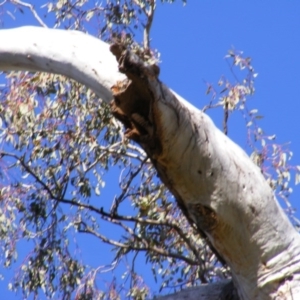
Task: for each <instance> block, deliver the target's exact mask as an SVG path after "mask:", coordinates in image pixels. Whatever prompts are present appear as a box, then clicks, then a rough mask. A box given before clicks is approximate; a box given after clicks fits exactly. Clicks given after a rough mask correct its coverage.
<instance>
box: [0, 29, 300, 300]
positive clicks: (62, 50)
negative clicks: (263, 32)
mask: <svg viewBox="0 0 300 300" xmlns="http://www.w3.org/2000/svg"><path fill="white" fill-rule="evenodd" d="M0 40H1V43H0V69H1V70H25V69H27V70H31V71H46V72H53V73H58V74H63V75H66V76H69V77H71V78H73V79H75V80H77V81H79V82H81V83H83V84H85V85H86V86H87V87H89V88H91V89H93V90H94V91H95V92H96V93H97V95H98V96H99V97H101V98H102V99H104V100H105V101H107V102H108V101H110V100H111V99H112V97H113V96H114V100H113V102H112V104H111V105H112V111H113V114H114V115H115V116H116V117H117V118H118V119H120V120H121V121H122V122H123V123H124V125H125V127H126V135H127V137H128V138H131V139H133V140H134V141H136V142H138V143H139V144H140V145H141V146H142V147H143V148H144V149H145V151H146V152H147V154H148V155H149V157H150V158H151V160H152V162H153V164H154V166H155V167H156V169H157V171H158V174H159V176H160V177H161V179H162V181H163V182H164V183H165V184H166V185H167V186H168V187H169V189H170V191H171V192H172V193H173V194H174V196H175V198H176V199H177V201H178V203H179V205H180V207H181V208H182V209H183V211H184V212H185V214H186V215H187V216H188V218H189V219H190V220H192V221H193V223H194V224H196V226H197V228H198V229H199V231H202V232H204V233H205V235H206V236H207V237H208V238H209V240H210V242H211V244H212V245H213V246H214V248H215V249H216V250H217V251H218V253H220V255H221V256H222V257H223V258H224V260H225V261H226V263H227V264H228V265H229V266H230V268H231V271H232V275H233V283H234V286H235V288H236V290H237V293H238V295H239V298H240V299H250V300H252V299H298V298H299V299H300V237H299V234H298V233H297V232H296V230H295V229H294V228H293V226H292V225H291V223H290V222H289V220H288V218H287V216H286V215H285V213H284V212H283V210H282V209H281V208H280V206H279V204H278V202H277V200H276V199H275V197H274V195H273V192H272V190H271V188H270V187H269V185H268V184H267V182H266V180H265V179H264V177H263V175H262V174H261V172H260V170H259V168H258V167H257V166H255V165H254V164H253V162H252V161H251V160H250V158H249V157H248V156H247V155H246V154H245V152H244V151H243V150H242V149H241V148H240V147H239V146H237V145H236V144H235V143H233V142H232V141H231V140H230V139H229V138H228V137H227V136H225V135H224V134H223V133H222V132H221V131H220V130H219V129H217V128H216V127H215V125H214V124H213V122H212V121H211V119H210V118H209V117H208V116H207V115H205V114H204V113H203V112H201V111H199V110H198V109H196V108H195V107H193V106H192V105H191V104H189V103H188V102H186V101H185V100H184V99H182V98H181V97H180V96H178V95H177V94H176V93H174V92H173V91H171V90H170V89H168V88H167V87H166V86H165V85H164V84H162V83H161V82H160V81H159V79H158V73H159V70H158V69H157V67H155V66H150V65H147V64H146V63H144V62H143V61H141V60H140V59H139V58H138V57H137V56H135V55H134V54H132V53H130V52H128V51H127V50H126V49H124V48H122V47H119V46H118V45H115V46H113V47H112V48H111V50H112V51H113V53H114V54H115V56H116V57H117V59H118V63H119V66H118V64H117V62H116V61H115V59H114V57H113V55H112V54H111V53H110V52H109V46H108V45H106V44H105V43H103V42H101V41H99V40H97V39H95V38H93V37H90V36H88V35H85V34H83V33H79V32H70V31H62V30H51V29H44V28H43V29H42V28H33V27H29V28H28V27H27V28H20V29H13V30H0ZM118 68H119V70H120V72H121V73H123V74H121V73H120V72H118ZM112 86H113V87H112ZM111 87H112V90H110V88H111ZM201 297H202V296H201ZM201 297H200V295H199V297H197V299H207V298H201ZM176 298H177V297H175V296H174V297H173V298H172V299H176ZM178 299H180V298H178ZM181 299H183V298H181ZM194 299H195V298H194ZM209 299H214V298H209Z"/></svg>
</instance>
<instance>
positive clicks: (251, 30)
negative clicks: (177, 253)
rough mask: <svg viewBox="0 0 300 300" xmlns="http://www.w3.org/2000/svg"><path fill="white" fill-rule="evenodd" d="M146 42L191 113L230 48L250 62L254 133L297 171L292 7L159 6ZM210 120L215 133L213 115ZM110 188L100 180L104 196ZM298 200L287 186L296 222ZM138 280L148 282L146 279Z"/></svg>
mask: <svg viewBox="0 0 300 300" xmlns="http://www.w3.org/2000/svg"><path fill="white" fill-rule="evenodd" d="M29 2H30V3H39V4H40V3H41V4H42V3H44V2H43V1H29ZM25 16H26V17H25ZM21 24H22V25H25V24H27V25H37V24H36V21H35V20H34V19H33V18H31V15H30V12H29V11H26V14H25V15H24V16H23V15H19V18H18V19H16V20H15V21H9V19H8V18H7V22H6V26H7V27H17V26H20V25H21ZM151 36H152V46H153V47H155V48H157V49H158V51H159V52H160V53H161V61H162V63H161V79H162V80H163V81H164V82H165V83H166V84H167V85H168V86H170V87H171V88H172V89H174V90H175V91H176V92H177V93H179V94H180V95H181V96H183V97H184V98H185V99H187V100H188V101H190V102H191V103H193V104H194V105H195V106H196V107H198V108H202V107H203V106H204V105H205V104H207V103H208V102H209V99H210V98H209V96H206V95H205V91H206V85H205V83H204V82H205V81H207V82H210V83H215V84H216V83H217V82H218V80H219V78H220V77H221V76H222V75H226V76H228V77H230V72H229V68H228V65H227V63H226V61H225V59H224V57H225V55H226V54H227V51H228V50H229V49H231V48H233V47H234V48H235V49H237V50H242V51H244V54H245V56H250V57H251V58H252V63H253V66H254V68H255V70H256V72H257V73H258V74H259V75H258V77H257V79H256V84H255V87H256V93H255V95H254V96H253V97H252V98H251V100H250V102H249V107H250V108H257V109H258V110H259V112H260V114H261V115H263V116H264V119H262V120H261V121H260V126H261V127H262V128H263V129H264V130H265V131H266V133H267V134H270V135H271V134H276V136H277V140H276V141H277V142H278V143H286V142H291V144H290V146H289V147H290V150H291V151H293V153H294V157H293V160H292V161H291V163H292V164H295V165H300V136H299V127H300V121H299V112H300V97H299V87H300V72H299V69H300V55H299V53H300V2H299V1H276V0H265V1H258V0H254V1H242V0H240V1H238V0H228V1H225V0H203V1H199V0H193V1H192V0H190V1H188V3H187V5H186V6H184V7H183V5H182V2H181V1H177V2H175V3H174V4H172V5H169V4H163V5H160V4H159V5H158V9H157V11H156V15H155V19H154V24H153V29H152V35H151ZM211 115H212V118H213V120H214V121H215V123H216V124H217V125H218V126H219V127H221V124H222V120H221V119H220V115H219V114H217V113H211ZM229 136H230V137H232V138H233V140H234V141H236V142H237V143H238V144H239V145H240V146H241V147H245V145H246V142H247V140H246V136H245V126H244V123H243V120H242V117H241V116H240V115H239V114H237V115H236V116H234V117H233V118H232V119H230V120H229ZM112 185H113V183H110V182H109V181H108V182H107V183H106V187H107V189H110V188H111V186H112ZM299 198H300V188H299V187H295V188H294V193H293V194H292V195H291V198H290V200H291V202H292V204H293V206H294V207H295V208H296V209H297V211H296V215H297V216H298V217H300V213H299V210H300V199H299ZM87 243H88V244H87V245H86V246H87V248H88V247H93V249H94V250H93V252H92V253H91V254H90V255H89V258H90V259H91V261H95V262H96V261H97V259H98V258H99V253H101V255H100V256H106V258H107V260H108V261H109V259H110V258H111V257H112V254H111V252H109V251H108V249H107V248H105V247H103V246H101V245H99V244H98V242H97V243H94V241H93V239H92V238H89V240H88V241H87ZM106 250H107V252H106ZM102 253H103V254H102ZM145 277H146V278H147V277H149V280H150V281H151V278H150V276H149V273H145ZM6 290H7V281H2V282H0V293H1V295H2V296H1V297H0V298H2V297H4V298H5V299H20V297H19V296H17V297H15V296H14V295H12V294H7V292H6ZM3 295H5V296H3ZM4 298H3V299H4Z"/></svg>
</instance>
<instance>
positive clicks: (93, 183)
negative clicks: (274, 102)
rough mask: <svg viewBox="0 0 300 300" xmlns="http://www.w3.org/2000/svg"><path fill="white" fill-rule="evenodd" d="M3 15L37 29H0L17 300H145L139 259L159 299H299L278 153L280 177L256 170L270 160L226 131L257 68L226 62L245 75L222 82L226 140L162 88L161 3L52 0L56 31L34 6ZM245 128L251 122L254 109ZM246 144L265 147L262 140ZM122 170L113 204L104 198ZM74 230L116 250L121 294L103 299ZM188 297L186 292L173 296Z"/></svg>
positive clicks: (7, 222)
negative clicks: (154, 36)
mask: <svg viewBox="0 0 300 300" xmlns="http://www.w3.org/2000/svg"><path fill="white" fill-rule="evenodd" d="M168 2H173V1H168ZM11 4H14V5H15V7H16V8H17V9H22V10H24V9H27V8H29V9H30V10H31V13H33V15H34V16H35V18H36V19H37V21H38V22H39V23H40V25H41V26H40V27H21V28H15V29H3V30H1V31H0V39H1V44H0V69H1V70H2V71H4V72H5V75H6V84H5V85H4V86H2V89H1V106H0V125H1V131H0V136H1V153H0V157H1V160H0V163H1V171H0V172H1V173H0V174H1V179H2V181H1V186H0V199H1V210H0V212H1V215H0V216H1V217H0V226H1V227H0V228H1V231H0V232H1V247H2V250H3V251H2V256H3V257H2V258H3V263H4V265H5V266H6V267H8V266H10V265H11V264H12V263H13V261H14V260H15V259H16V257H17V249H18V246H17V245H18V242H20V241H21V240H22V239H25V240H29V241H32V242H31V243H30V245H33V249H32V250H31V251H30V253H29V254H28V255H27V256H26V258H25V259H24V261H23V262H22V264H21V266H20V268H19V269H18V271H17V272H16V275H15V278H14V281H12V283H11V284H10V286H9V287H10V289H12V290H19V289H21V290H22V293H23V294H24V297H28V296H29V295H33V297H36V298H37V297H39V296H40V295H41V293H44V294H45V296H46V297H47V298H55V299H57V298H63V299H74V298H75V299H121V298H124V297H129V298H130V297H131V298H134V299H145V298H147V297H151V295H152V294H151V292H150V290H149V287H148V286H147V284H146V283H145V282H144V281H143V280H142V276H141V275H140V274H138V272H137V271H136V268H135V261H136V257H137V256H138V255H139V256H142V257H145V259H146V261H147V262H149V263H150V264H152V271H153V276H154V278H155V279H157V278H159V279H158V281H159V283H160V284H161V290H162V291H163V290H164V288H166V287H168V288H170V287H173V289H174V292H176V293H175V294H173V295H170V296H165V298H166V299H167V298H170V299H183V298H184V297H187V295H189V297H190V298H191V299H220V297H221V298H224V299H295V298H297V296H299V295H300V287H299V286H300V282H299V281H300V278H299V271H300V262H299V259H300V237H299V234H298V232H297V231H296V230H295V228H294V227H293V225H292V224H291V222H290V221H289V219H288V217H287V216H286V215H285V213H284V212H283V210H282V209H281V208H280V206H279V204H278V202H277V200H276V197H275V192H276V190H280V195H281V196H283V197H284V196H285V195H286V194H288V193H289V192H290V190H289V187H288V179H289V176H290V173H289V170H290V169H289V167H288V165H287V156H286V155H287V154H286V153H283V152H282V151H281V149H278V148H276V147H273V151H274V152H273V156H272V159H273V161H272V162H271V164H272V165H273V166H275V168H276V172H277V177H276V178H275V177H273V176H272V175H268V173H266V172H265V171H264V170H265V169H264V168H265V164H266V160H265V153H264V151H263V148H262V149H258V148H255V147H254V148H253V153H252V156H251V157H248V155H247V154H246V153H245V152H244V151H243V150H242V149H241V148H240V147H239V146H238V145H236V144H235V143H234V142H232V141H231V140H230V139H229V138H228V137H227V135H226V133H227V120H228V116H229V112H231V111H233V110H243V109H245V102H246V99H247V96H249V95H251V94H252V93H253V92H254V87H253V83H254V78H255V72H254V69H253V67H252V65H251V62H250V60H249V59H245V58H243V57H242V56H241V55H240V54H239V53H235V52H230V53H229V58H230V59H231V60H232V63H233V65H236V66H237V67H239V68H241V69H245V70H246V72H247V74H246V77H245V80H244V81H242V82H241V83H236V84H234V85H233V84H231V83H230V82H229V81H227V80H226V79H223V80H222V81H220V82H219V85H220V86H221V87H222V92H223V94H222V96H221V98H220V99H219V100H217V103H216V105H219V106H222V107H223V108H224V128H223V131H224V132H221V131H220V130H219V129H218V128H217V127H216V126H215V125H214V123H213V122H212V120H211V119H210V118H209V117H208V116H207V115H206V113H205V110H206V109H207V108H209V107H212V106H214V105H213V104H212V103H211V104H210V105H208V107H206V108H204V109H203V110H198V109H196V108H195V107H193V106H192V105H191V104H189V103H188V102H187V101H186V100H184V99H183V98H181V97H180V96H179V95H177V94H176V93H175V92H174V91H172V90H171V89H169V88H168V87H167V86H166V85H164V84H163V83H162V82H161V81H160V80H159V72H160V69H159V66H158V57H157V52H155V51H154V50H153V49H151V45H150V29H151V25H152V22H153V19H154V13H155V9H156V1H155V0H132V1H107V2H106V4H105V5H103V4H95V5H91V4H90V3H88V2H87V1H84V0H81V1H72V0H63V1H56V2H49V3H47V5H46V6H47V9H48V14H49V15H51V16H52V18H53V19H55V22H54V29H49V28H47V25H46V24H45V23H44V21H43V20H42V18H41V17H40V16H39V11H36V10H35V8H34V7H33V6H32V5H31V4H28V3H24V2H21V1H17V0H14V1H3V2H2V3H1V5H2V6H3V9H4V10H5V9H6V6H5V5H11ZM91 20H94V21H97V22H98V24H99V27H98V28H97V32H96V31H95V30H94V31H93V30H92V28H91V26H90V25H89V24H90V23H89V22H91ZM58 28H64V30H62V29H58ZM140 28H142V29H143V37H142V40H141V41H140V42H136V41H135V38H138V36H137V35H136V29H140ZM89 31H90V32H92V31H93V32H92V33H93V36H92V35H90V34H88V33H87V32H89ZM211 90H212V87H209V90H208V92H211ZM247 116H248V117H249V119H250V122H249V123H248V126H251V125H252V123H253V120H255V118H256V116H257V112H256V111H254V110H253V111H251V112H248V115H247ZM254 134H255V138H256V140H258V141H260V142H261V144H262V146H263V147H264V146H265V140H264V139H263V137H262V132H261V130H260V128H257V130H256V131H255V133H254ZM268 138H269V140H272V139H273V137H272V136H270V137H268ZM115 166H117V167H118V168H119V170H121V171H120V176H119V187H120V189H119V191H120V192H119V194H116V195H115V196H114V197H113V199H112V200H109V199H103V198H102V197H101V196H102V193H103V189H104V185H105V179H104V177H105V174H106V173H107V172H109V170H111V169H115V168H114V167H115ZM108 201H110V202H109V203H110V204H109V205H107V202H108ZM106 222H107V223H109V224H110V225H106ZM105 226H115V227H117V228H119V230H121V232H122V233H121V234H120V237H119V238H115V235H112V234H111V233H109V232H107V231H105ZM76 234H85V235H92V236H94V237H96V238H97V239H99V240H100V241H102V242H103V243H107V244H110V245H112V246H113V249H114V253H115V257H114V260H113V261H112V264H111V267H112V268H115V267H117V265H118V264H120V262H122V261H126V263H128V264H129V266H130V267H129V268H128V270H127V272H125V274H124V276H123V277H124V282H123V283H119V284H118V283H117V282H115V281H112V282H111V284H110V285H109V287H108V288H107V290H103V289H101V288H99V286H98V285H99V280H98V276H99V274H101V271H102V266H97V267H95V268H90V267H88V266H87V265H86V264H85V263H84V261H82V260H81V259H80V258H79V257H78V256H77V255H76V251H74V245H73V244H72V243H71V242H70V239H71V238H70V237H73V236H74V235H76ZM128 279H129V280H128ZM186 287H193V288H189V289H186V290H184V291H183V292H179V293H177V291H178V289H179V288H180V289H182V288H186ZM184 299H186V298H184Z"/></svg>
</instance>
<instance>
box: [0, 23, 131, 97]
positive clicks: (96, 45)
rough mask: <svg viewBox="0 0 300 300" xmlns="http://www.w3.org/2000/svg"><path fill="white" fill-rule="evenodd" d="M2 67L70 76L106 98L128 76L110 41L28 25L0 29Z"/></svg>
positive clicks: (4, 69) (80, 33)
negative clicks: (110, 48) (120, 71)
mask: <svg viewBox="0 0 300 300" xmlns="http://www.w3.org/2000/svg"><path fill="white" fill-rule="evenodd" d="M0 40H1V43H0V70H2V71H11V70H26V71H44V72H49V73H56V74H61V75H65V76H67V77H70V78H72V79H74V80H76V81H78V82H80V83H82V84H84V85H86V86H87V87H89V88H90V89H92V90H93V91H94V92H95V93H96V94H97V95H98V96H99V97H100V98H102V99H103V100H104V101H105V102H109V101H110V100H112V93H111V90H110V88H111V87H112V86H113V85H114V84H115V83H116V81H118V80H123V79H125V78H126V77H125V76H124V75H123V74H121V73H119V71H118V64H117V61H116V59H115V58H114V57H113V55H112V54H111V52H110V50H109V45H108V44H107V43H104V42H102V41H100V40H99V39H96V38H95V37H92V36H90V35H88V34H84V33H82V32H79V31H71V30H70V31H67V30H60V29H48V28H41V27H31V26H25V27H20V28H17V29H1V30H0Z"/></svg>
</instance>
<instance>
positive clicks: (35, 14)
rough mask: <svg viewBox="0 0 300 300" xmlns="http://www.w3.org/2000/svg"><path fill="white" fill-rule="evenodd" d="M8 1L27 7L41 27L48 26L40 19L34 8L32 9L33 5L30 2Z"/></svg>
mask: <svg viewBox="0 0 300 300" xmlns="http://www.w3.org/2000/svg"><path fill="white" fill-rule="evenodd" d="M10 2H11V3H12V4H17V5H20V6H24V7H26V8H29V9H30V10H31V12H32V14H33V16H34V17H35V19H36V20H37V21H38V22H39V24H40V25H41V26H42V27H45V28H48V26H47V25H46V24H45V23H44V22H43V21H42V19H41V18H40V16H39V15H38V13H37V12H36V10H35V9H34V6H33V5H32V4H29V3H27V2H23V1H20V0H10Z"/></svg>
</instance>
